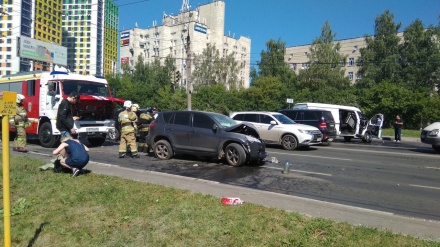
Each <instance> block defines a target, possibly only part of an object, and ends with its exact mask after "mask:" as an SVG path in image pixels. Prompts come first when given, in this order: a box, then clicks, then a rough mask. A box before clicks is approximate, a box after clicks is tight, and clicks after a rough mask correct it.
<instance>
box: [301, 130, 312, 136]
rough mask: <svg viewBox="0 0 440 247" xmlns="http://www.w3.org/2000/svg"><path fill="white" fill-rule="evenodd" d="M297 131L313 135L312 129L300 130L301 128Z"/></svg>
mask: <svg viewBox="0 0 440 247" xmlns="http://www.w3.org/2000/svg"><path fill="white" fill-rule="evenodd" d="M298 131H299V132H301V133H304V134H309V135H313V130H302V129H298Z"/></svg>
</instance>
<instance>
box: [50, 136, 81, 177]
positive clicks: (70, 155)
mask: <svg viewBox="0 0 440 247" xmlns="http://www.w3.org/2000/svg"><path fill="white" fill-rule="evenodd" d="M75 136H76V135H75ZM88 152H89V148H88V147H87V146H85V145H84V144H82V143H81V142H80V141H79V140H78V139H76V138H75V139H74V138H73V137H72V136H64V137H63V138H62V139H61V144H60V145H59V146H58V148H57V149H55V150H54V151H53V152H52V153H53V154H54V155H58V156H59V162H60V164H61V165H62V166H63V167H66V168H68V169H71V170H72V176H73V177H75V176H78V174H79V173H80V172H81V170H82V169H83V168H84V167H85V166H86V165H87V163H89V153H88ZM54 169H59V168H58V167H55V168H54Z"/></svg>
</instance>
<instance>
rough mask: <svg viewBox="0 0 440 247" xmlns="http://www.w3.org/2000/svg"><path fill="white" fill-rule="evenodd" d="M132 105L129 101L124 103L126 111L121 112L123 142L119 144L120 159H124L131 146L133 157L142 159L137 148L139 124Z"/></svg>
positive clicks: (119, 119) (120, 121) (119, 117)
mask: <svg viewBox="0 0 440 247" xmlns="http://www.w3.org/2000/svg"><path fill="white" fill-rule="evenodd" d="M131 107H132V103H131V101H129V100H127V101H125V102H124V108H125V111H121V113H119V116H118V121H119V123H120V126H121V141H120V142H119V158H124V157H125V155H126V153H127V145H128V146H130V151H131V154H132V157H135V158H140V155H139V154H138V152H137V147H136V135H135V124H136V122H137V116H136V113H134V112H133V111H132V110H131Z"/></svg>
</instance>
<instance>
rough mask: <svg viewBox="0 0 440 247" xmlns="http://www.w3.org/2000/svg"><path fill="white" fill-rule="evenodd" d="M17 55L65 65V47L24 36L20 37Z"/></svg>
mask: <svg viewBox="0 0 440 247" xmlns="http://www.w3.org/2000/svg"><path fill="white" fill-rule="evenodd" d="M19 56H20V57H23V58H29V59H32V60H35V61H41V62H47V63H54V64H58V65H64V66H67V47H64V46H60V45H56V44H52V43H48V42H44V41H41V40H36V39H32V38H29V37H25V36H21V37H20V52H19Z"/></svg>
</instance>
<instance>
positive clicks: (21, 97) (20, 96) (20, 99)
mask: <svg viewBox="0 0 440 247" xmlns="http://www.w3.org/2000/svg"><path fill="white" fill-rule="evenodd" d="M22 100H24V95H23V94H19V93H18V94H17V103H21V101H22Z"/></svg>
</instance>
